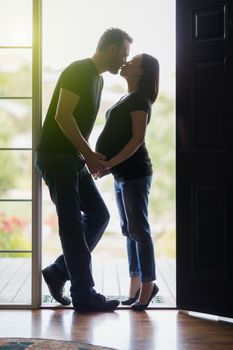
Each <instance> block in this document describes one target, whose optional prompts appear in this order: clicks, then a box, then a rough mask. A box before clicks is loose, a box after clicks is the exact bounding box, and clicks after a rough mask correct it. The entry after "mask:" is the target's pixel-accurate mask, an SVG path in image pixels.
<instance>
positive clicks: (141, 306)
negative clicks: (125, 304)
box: [132, 283, 159, 311]
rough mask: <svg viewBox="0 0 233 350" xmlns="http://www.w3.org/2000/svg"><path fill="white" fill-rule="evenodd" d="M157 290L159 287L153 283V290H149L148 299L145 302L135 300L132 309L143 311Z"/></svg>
mask: <svg viewBox="0 0 233 350" xmlns="http://www.w3.org/2000/svg"><path fill="white" fill-rule="evenodd" d="M158 291H159V287H158V286H156V284H155V283H154V287H153V290H152V292H151V295H150V298H149V300H148V302H147V303H146V304H141V303H140V302H139V301H136V302H135V303H134V304H133V305H132V309H133V310H134V311H143V310H146V308H147V306H148V305H149V304H150V302H151V300H152V299H153V298H154V297H155V296H156V294H157V293H158Z"/></svg>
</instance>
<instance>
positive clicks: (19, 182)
mask: <svg viewBox="0 0 233 350" xmlns="http://www.w3.org/2000/svg"><path fill="white" fill-rule="evenodd" d="M31 158H32V152H31V151H14V150H7V151H5V150H0V169H1V171H0V199H31V196H32V195H31V192H32V191H31V182H32V180H31V179H32V177H31V176H32V175H31V172H32V159H31Z"/></svg>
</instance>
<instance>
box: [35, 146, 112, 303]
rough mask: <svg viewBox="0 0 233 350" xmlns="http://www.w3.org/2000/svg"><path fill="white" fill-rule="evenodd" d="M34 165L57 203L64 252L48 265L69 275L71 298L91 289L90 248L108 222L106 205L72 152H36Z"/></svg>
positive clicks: (60, 274)
mask: <svg viewBox="0 0 233 350" xmlns="http://www.w3.org/2000/svg"><path fill="white" fill-rule="evenodd" d="M35 166H36V168H37V169H38V171H39V173H40V174H41V176H42V177H43V179H44V181H45V183H46V185H47V186H48V188H49V192H50V196H51V199H52V201H53V203H54V204H55V206H56V210H57V215H58V226H59V236H60V240H61V245H62V250H63V255H61V256H59V257H58V258H57V259H56V261H55V262H54V264H53V265H52V266H51V268H52V271H53V272H54V274H55V275H56V276H57V278H59V279H60V280H62V281H66V280H68V279H70V281H71V296H72V299H79V298H82V297H87V296H88V295H89V294H92V293H93V292H94V289H93V287H94V281H93V278H92V266H91V251H92V250H93V249H94V248H95V246H96V244H97V243H98V241H99V240H100V238H101V236H102V234H103V232H104V230H105V228H106V226H107V224H108V222H109V213H108V210H107V207H106V205H105V203H104V201H103V199H102V197H101V195H100V193H99V191H98V189H97V187H96V185H95V183H94V180H93V178H92V176H91V175H90V173H89V172H88V170H87V168H86V166H85V165H84V162H83V161H82V160H81V159H80V158H79V157H77V156H75V155H69V154H52V155H48V154H42V153H40V152H38V151H37V152H36V154H35Z"/></svg>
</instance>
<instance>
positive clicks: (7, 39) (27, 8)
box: [0, 0, 32, 46]
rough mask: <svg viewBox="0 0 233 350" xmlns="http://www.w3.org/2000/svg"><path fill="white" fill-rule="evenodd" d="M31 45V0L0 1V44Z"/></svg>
mask: <svg viewBox="0 0 233 350" xmlns="http://www.w3.org/2000/svg"><path fill="white" fill-rule="evenodd" d="M16 45H21V46H25V45H26V46H31V45H32V0H20V1H19V0H7V1H0V46H16Z"/></svg>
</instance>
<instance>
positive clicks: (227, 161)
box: [176, 0, 233, 317]
mask: <svg viewBox="0 0 233 350" xmlns="http://www.w3.org/2000/svg"><path fill="white" fill-rule="evenodd" d="M230 5H231V4H230V1H223V0H221V1H216V0H212V1H210V0H208V1H203V0H202V1H200V0H196V1H191V0H190V1H187V0H186V1H182V0H178V1H177V104H176V106H177V111H176V116H177V306H178V308H181V309H187V310H195V311H201V312H206V313H212V314H217V315H220V316H227V317H233V302H232V295H233V263H232V248H233V245H232V226H233V225H232V215H231V213H232V209H233V208H232V197H233V196H232V185H231V182H232V159H233V158H232V136H231V135H232V115H233V114H232V112H233V111H232V103H231V99H232V91H233V90H232V80H233V79H232V78H233V77H232V62H233V60H232V59H233V56H232V48H231V46H232V29H233V28H232V27H231V24H230V23H231V21H230V14H231V12H232V9H231V8H230Z"/></svg>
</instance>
